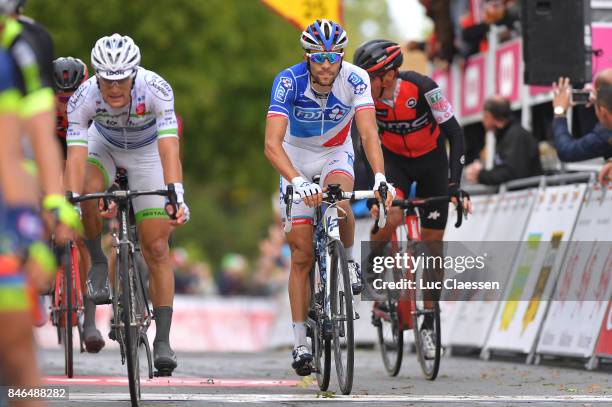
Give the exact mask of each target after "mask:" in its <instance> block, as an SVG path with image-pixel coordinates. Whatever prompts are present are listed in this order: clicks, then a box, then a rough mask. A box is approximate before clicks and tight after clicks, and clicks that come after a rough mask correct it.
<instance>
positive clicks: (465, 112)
mask: <svg viewBox="0 0 612 407" xmlns="http://www.w3.org/2000/svg"><path fill="white" fill-rule="evenodd" d="M485 67H486V58H485V54H477V55H473V56H471V57H469V58H468V59H467V61H466V63H465V67H464V69H463V71H462V72H463V73H462V77H461V100H460V105H461V117H466V116H473V115H481V114H482V108H483V106H484V99H485V81H484V78H485V75H486V69H485Z"/></svg>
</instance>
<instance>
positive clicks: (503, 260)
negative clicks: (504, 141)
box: [442, 189, 537, 348]
mask: <svg viewBox="0 0 612 407" xmlns="http://www.w3.org/2000/svg"><path fill="white" fill-rule="evenodd" d="M536 195H537V190H536V189H530V190H524V191H512V192H506V193H505V194H504V195H503V196H500V195H494V196H492V197H491V198H494V199H496V200H497V201H498V203H497V204H492V205H491V207H490V210H491V219H490V220H489V222H490V225H491V226H489V227H488V228H487V233H486V234H485V236H484V238H483V240H485V241H502V240H507V241H510V242H514V241H519V240H520V239H521V237H522V236H523V232H524V228H525V225H526V224H527V221H528V220H529V215H530V213H531V209H532V208H533V204H534V202H535V197H536ZM474 213H475V215H477V213H476V212H474ZM470 221H471V220H469V221H468V223H469V222H470ZM493 226H494V227H493ZM459 238H460V239H461V238H463V239H467V238H469V237H468V236H467V235H466V236H463V237H461V236H459ZM517 251H518V246H517V245H513V244H508V245H504V246H502V247H499V248H498V256H495V257H493V258H490V261H491V262H492V265H491V267H492V268H493V269H495V270H499V271H500V273H501V275H502V276H503V275H506V276H509V275H510V272H511V270H512V265H513V263H512V261H507V259H514V258H515V257H516V253H517ZM506 284H507V280H506ZM485 294H486V293H485V292H484V291H483V292H482V293H479V295H478V296H476V297H475V298H474V300H473V301H463V302H461V303H460V304H459V306H458V309H457V310H456V313H455V315H454V317H453V318H452V324H451V327H450V328H449V329H446V330H443V331H442V339H443V342H444V339H445V337H446V339H447V344H448V345H451V346H467V347H475V348H482V347H483V346H484V344H485V341H486V339H487V335H488V333H489V331H490V329H491V324H492V323H493V318H494V317H495V313H496V311H497V307H498V305H499V302H498V301H494V300H493V298H491V296H490V295H489V296H487V295H485ZM446 331H448V332H447V333H445V332H446ZM451 332H452V335H451V334H450V333H451Z"/></svg>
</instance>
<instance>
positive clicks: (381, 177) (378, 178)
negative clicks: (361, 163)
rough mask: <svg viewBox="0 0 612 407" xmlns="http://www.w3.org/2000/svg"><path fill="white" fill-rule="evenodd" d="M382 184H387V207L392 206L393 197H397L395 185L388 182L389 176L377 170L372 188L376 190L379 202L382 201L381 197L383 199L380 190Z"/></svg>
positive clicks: (375, 193)
mask: <svg viewBox="0 0 612 407" xmlns="http://www.w3.org/2000/svg"><path fill="white" fill-rule="evenodd" d="M382 185H386V186H387V197H386V199H385V207H387V208H390V207H391V205H393V199H394V198H395V188H394V187H393V185H391V184H389V183H388V182H387V178H386V177H385V174H382V173H380V172H377V173H376V174H375V175H374V188H372V189H373V190H374V195H375V196H376V200H377V201H378V202H380V199H381V198H380V192H379V190H380V187H381V186H382Z"/></svg>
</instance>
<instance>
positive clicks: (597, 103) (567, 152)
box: [553, 68, 612, 162]
mask: <svg viewBox="0 0 612 407" xmlns="http://www.w3.org/2000/svg"><path fill="white" fill-rule="evenodd" d="M592 101H593V103H594V107H595V115H596V116H597V119H598V123H597V125H595V127H594V128H593V130H592V131H591V132H589V133H587V134H585V135H583V136H582V137H580V138H578V139H574V138H572V135H571V133H570V130H569V128H568V124H567V117H566V116H567V110H568V109H569V107H570V106H573V105H575V102H573V101H572V88H571V85H570V80H569V78H559V81H558V82H557V83H553V108H554V113H555V118H554V121H553V134H554V139H555V148H556V149H557V155H558V156H559V159H560V160H561V161H565V162H571V161H583V160H588V159H591V158H597V157H603V158H604V159H609V158H611V157H612V68H607V69H604V70H603V71H601V72H600V73H599V74H598V75H597V76H596V77H595V82H594V87H593V98H592Z"/></svg>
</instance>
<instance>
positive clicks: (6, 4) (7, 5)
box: [0, 0, 21, 15]
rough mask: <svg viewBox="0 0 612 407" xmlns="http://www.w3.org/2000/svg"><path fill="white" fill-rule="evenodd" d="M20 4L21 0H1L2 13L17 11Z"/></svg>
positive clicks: (0, 8) (0, 12)
mask: <svg viewBox="0 0 612 407" xmlns="http://www.w3.org/2000/svg"><path fill="white" fill-rule="evenodd" d="M20 4H21V2H20V1H19V0H0V15H7V14H13V13H15V12H16V11H17V8H18V7H19V5H20Z"/></svg>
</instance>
